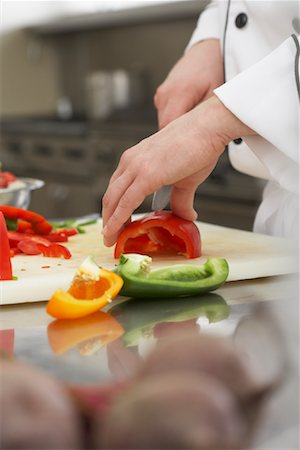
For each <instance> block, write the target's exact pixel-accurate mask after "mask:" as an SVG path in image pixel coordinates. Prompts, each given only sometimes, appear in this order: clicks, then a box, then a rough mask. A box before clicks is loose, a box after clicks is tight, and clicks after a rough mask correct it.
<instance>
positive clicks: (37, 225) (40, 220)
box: [0, 205, 52, 234]
mask: <svg viewBox="0 0 300 450" xmlns="http://www.w3.org/2000/svg"><path fill="white" fill-rule="evenodd" d="M0 211H1V212H2V213H3V215H4V217H5V218H6V219H11V220H14V219H15V220H18V219H21V220H23V221H26V222H29V223H30V224H31V226H32V230H33V231H34V232H35V233H37V234H49V233H50V232H51V230H52V225H51V224H50V223H49V222H47V221H46V219H45V218H44V217H43V216H41V215H40V214H37V213H35V212H33V211H28V210H26V209H22V208H17V207H16V206H8V205H0Z"/></svg>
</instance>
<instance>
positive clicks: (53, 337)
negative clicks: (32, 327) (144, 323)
mask: <svg viewBox="0 0 300 450" xmlns="http://www.w3.org/2000/svg"><path fill="white" fill-rule="evenodd" d="M47 332H48V342H49V345H50V347H51V349H52V350H53V352H54V353H57V354H63V353H65V352H67V351H68V350H70V349H71V348H73V347H76V346H80V344H84V343H86V345H87V347H88V346H89V341H91V343H93V341H94V340H98V341H99V343H100V344H101V347H103V346H105V345H107V344H108V343H109V342H112V341H114V340H116V339H118V338H119V337H120V336H122V334H123V333H124V328H123V327H122V325H120V323H119V322H118V321H117V320H116V319H115V318H114V317H113V316H112V315H110V314H108V313H105V312H104V311H97V312H95V313H94V314H91V315H89V316H87V317H80V318H78V319H73V320H70V319H57V320H54V321H53V322H51V323H50V324H49V325H48V328H47Z"/></svg>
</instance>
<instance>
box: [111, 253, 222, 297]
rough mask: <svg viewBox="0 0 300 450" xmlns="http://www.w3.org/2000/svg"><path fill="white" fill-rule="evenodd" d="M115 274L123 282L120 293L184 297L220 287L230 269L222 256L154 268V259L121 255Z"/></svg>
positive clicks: (130, 295)
mask: <svg viewBox="0 0 300 450" xmlns="http://www.w3.org/2000/svg"><path fill="white" fill-rule="evenodd" d="M116 273H117V274H119V275H120V276H121V277H122V278H123V281H124V285H123V288H122V290H121V291H120V294H121V295H125V296H128V297H140V298H153V297H161V298H166V297H183V296H191V295H201V294H204V293H206V292H209V291H213V290H215V289H217V288H218V287H220V286H221V285H222V284H223V283H224V282H225V281H226V279H227V277H228V273H229V268H228V264H227V261H226V260H225V259H223V258H208V259H207V261H206V263H205V264H203V265H201V266H200V265H199V266H196V265H192V264H182V265H173V266H168V267H164V268H162V269H157V270H153V271H151V258H150V257H149V256H145V255H138V254H127V255H121V256H120V260H119V264H118V265H117V267H116Z"/></svg>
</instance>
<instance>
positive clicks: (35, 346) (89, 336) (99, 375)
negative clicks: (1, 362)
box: [0, 275, 299, 448]
mask: <svg viewBox="0 0 300 450" xmlns="http://www.w3.org/2000/svg"><path fill="white" fill-rule="evenodd" d="M297 297H298V277H297V276H296V275H291V276H282V277H269V278H261V279H256V280H251V281H244V282H231V283H226V284H225V285H224V286H223V287H222V288H220V289H218V290H217V291H215V292H213V293H210V294H206V295H204V296H202V297H191V298H179V299H164V300H162V299H151V300H150V299H145V300H140V299H124V298H121V297H119V298H117V299H116V300H114V301H113V302H112V303H111V304H110V305H109V307H108V308H106V309H105V310H103V311H99V312H97V313H94V314H93V315H91V316H88V317H85V318H82V319H76V320H53V319H52V318H51V317H49V316H48V315H47V314H46V307H45V306H46V304H45V302H41V303H32V304H30V303H29V304H24V305H15V306H2V307H1V309H0V313H1V315H0V330H1V331H0V336H1V341H2V344H1V347H2V348H3V347H4V348H5V350H6V351H8V352H10V353H13V354H14V355H15V356H16V357H17V358H19V359H21V360H23V361H26V362H29V363H30V364H34V365H36V366H38V367H39V368H42V369H44V370H46V371H47V372H49V373H52V374H54V375H55V376H57V377H58V378H60V379H62V380H65V381H67V382H71V383H106V382H111V381H113V380H123V379H126V378H127V377H129V376H130V374H131V373H133V371H134V370H135V368H136V366H137V365H138V364H139V362H140V361H141V360H142V359H143V358H144V357H145V356H146V355H147V354H148V353H149V351H151V349H152V348H153V347H154V346H156V345H159V343H160V342H162V341H163V340H164V339H166V338H167V337H169V336H171V335H172V333H176V334H179V333H180V332H182V331H187V330H188V331H193V332H195V333H210V334H217V335H222V336H231V337H233V339H237V338H238V334H236V330H237V327H238V325H239V324H240V323H241V321H243V320H246V319H247V318H250V317H251V316H253V315H254V314H256V310H257V308H259V307H260V306H262V305H263V306H267V309H270V310H271V311H272V314H273V313H274V317H275V320H276V321H278V322H279V325H280V328H281V329H282V330H283V336H284V339H283V340H285V341H286V343H287V345H286V344H285V345H286V349H287V353H288V359H289V363H290V366H291V367H294V366H297V362H298V354H299V352H298V339H299V332H298V301H297ZM266 357H267V355H266ZM293 370H294V369H293ZM293 370H292V373H293ZM296 379H297V380H296ZM295 389H296V391H297V390H298V377H297V376H296V377H294V376H291V377H290V375H288V381H287V382H286V386H284V388H283V389H282V390H281V391H282V392H280V393H279V394H277V396H275V398H274V400H271V402H270V404H269V405H268V414H267V415H266V417H267V419H266V420H265V425H264V427H263V428H262V432H261V433H260V435H259V436H258V438H257V448H283V447H282V442H281V441H280V436H284V433H286V432H288V431H289V430H293V431H292V432H291V435H289V437H288V438H286V437H285V438H284V439H285V441H284V442H286V443H288V440H289V439H296V437H295V429H296V428H295V426H296V425H297V423H298V420H299V415H298V400H297V399H298V397H297V396H295ZM278 401H279V402H281V403H280V405H281V406H280V408H278ZM272 402H273V403H272ZM286 408H287V409H286ZM285 411H288V413H286V412H285ZM274 436H277V437H276V439H275V441H274V442H275V443H273V444H271V443H270V442H269V440H270V439H271V440H272V439H273V437H274ZM286 439H288V440H286ZM266 442H269V443H268V446H267V444H266ZM271 445H272V446H271ZM280 445H281V447H280ZM285 448H289V447H288V446H287V447H285ZM290 448H293V447H290Z"/></svg>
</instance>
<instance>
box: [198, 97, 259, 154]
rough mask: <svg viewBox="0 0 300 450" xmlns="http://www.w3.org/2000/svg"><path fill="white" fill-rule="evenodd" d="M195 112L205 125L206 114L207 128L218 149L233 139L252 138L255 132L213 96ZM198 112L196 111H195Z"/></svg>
mask: <svg viewBox="0 0 300 450" xmlns="http://www.w3.org/2000/svg"><path fill="white" fill-rule="evenodd" d="M195 110H198V111H197V112H198V113H200V121H201V123H202V124H203V113H204V114H205V126H206V128H207V131H209V133H210V136H211V139H212V141H213V142H217V147H220V146H221V147H223V148H224V147H225V146H226V145H228V144H229V143H230V142H231V141H232V140H233V139H237V138H240V137H241V136H251V135H254V134H255V132H254V131H253V130H252V129H251V128H249V127H248V126H247V125H246V124H244V123H243V122H241V121H240V120H239V119H238V117H236V116H235V115H234V114H233V113H232V112H231V111H230V110H229V109H228V108H226V106H225V105H224V104H223V103H222V102H221V101H220V100H219V98H218V97H217V96H216V95H213V96H212V97H210V98H209V99H208V100H206V101H205V102H204V103H202V104H200V105H199V106H198V107H197V108H195ZM195 112H196V111H195Z"/></svg>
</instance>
